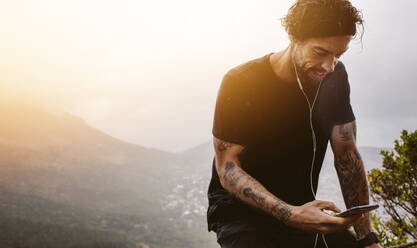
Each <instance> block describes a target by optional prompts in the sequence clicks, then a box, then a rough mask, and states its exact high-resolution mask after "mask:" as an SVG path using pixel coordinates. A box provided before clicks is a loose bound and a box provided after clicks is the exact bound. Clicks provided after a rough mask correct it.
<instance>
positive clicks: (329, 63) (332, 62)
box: [321, 56, 337, 73]
mask: <svg viewBox="0 0 417 248" xmlns="http://www.w3.org/2000/svg"><path fill="white" fill-rule="evenodd" d="M336 64H337V58H336V57H334V56H329V57H328V58H326V60H325V61H324V62H323V63H322V65H321V66H322V67H323V69H324V70H326V72H327V73H330V72H333V71H334V67H335V66H336Z"/></svg>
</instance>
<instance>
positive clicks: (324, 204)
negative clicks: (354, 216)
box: [313, 200, 341, 213]
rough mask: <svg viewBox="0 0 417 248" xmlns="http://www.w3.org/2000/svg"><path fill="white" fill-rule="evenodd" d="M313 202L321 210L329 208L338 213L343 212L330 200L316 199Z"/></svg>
mask: <svg viewBox="0 0 417 248" xmlns="http://www.w3.org/2000/svg"><path fill="white" fill-rule="evenodd" d="M313 202H314V203H315V204H316V206H317V207H319V208H320V209H321V210H323V209H327V210H332V211H334V212H336V213H340V212H341V210H340V209H339V208H338V207H336V205H335V204H334V203H333V202H330V201H320V200H315V201H313Z"/></svg>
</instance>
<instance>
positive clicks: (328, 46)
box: [293, 35, 352, 83]
mask: <svg viewBox="0 0 417 248" xmlns="http://www.w3.org/2000/svg"><path fill="white" fill-rule="evenodd" d="M351 39H352V36H350V35H346V36H331V37H323V38H309V39H306V40H304V41H302V42H300V41H295V42H294V44H293V45H294V47H293V48H294V51H293V52H294V62H295V65H296V67H297V72H298V75H299V76H300V78H301V79H302V80H305V81H308V82H313V83H318V82H320V81H321V80H322V79H323V78H324V77H325V76H326V75H327V74H328V73H331V72H333V70H334V67H335V66H336V64H337V62H338V60H339V58H340V56H341V55H342V54H343V53H344V52H345V51H346V50H347V49H348V48H349V47H348V46H349V42H350V40H351Z"/></svg>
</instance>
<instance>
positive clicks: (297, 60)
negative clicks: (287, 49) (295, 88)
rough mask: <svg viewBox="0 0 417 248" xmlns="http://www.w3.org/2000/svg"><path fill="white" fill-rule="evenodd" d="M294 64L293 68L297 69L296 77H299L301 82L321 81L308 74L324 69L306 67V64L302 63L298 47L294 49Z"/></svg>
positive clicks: (315, 82)
mask: <svg viewBox="0 0 417 248" xmlns="http://www.w3.org/2000/svg"><path fill="white" fill-rule="evenodd" d="M294 64H295V68H296V69H297V74H298V77H299V78H300V80H301V82H302V83H307V84H312V85H318V84H319V83H320V82H321V81H322V79H317V78H313V77H311V76H309V75H311V73H323V72H325V71H324V70H321V69H316V68H307V67H306V65H305V64H304V63H303V60H302V57H301V54H300V53H299V52H298V49H296V50H295V54H294Z"/></svg>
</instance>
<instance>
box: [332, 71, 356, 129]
mask: <svg viewBox="0 0 417 248" xmlns="http://www.w3.org/2000/svg"><path fill="white" fill-rule="evenodd" d="M338 84H340V85H339V87H337V90H336V95H337V97H336V103H335V105H334V106H335V107H334V112H333V117H334V118H333V125H341V124H345V123H348V122H352V121H354V120H355V115H354V113H353V110H352V106H351V104H350V85H349V80H348V74H347V72H346V70H345V68H344V66H343V65H342V69H341V73H340V80H339V82H338Z"/></svg>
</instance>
